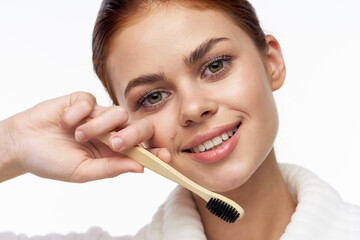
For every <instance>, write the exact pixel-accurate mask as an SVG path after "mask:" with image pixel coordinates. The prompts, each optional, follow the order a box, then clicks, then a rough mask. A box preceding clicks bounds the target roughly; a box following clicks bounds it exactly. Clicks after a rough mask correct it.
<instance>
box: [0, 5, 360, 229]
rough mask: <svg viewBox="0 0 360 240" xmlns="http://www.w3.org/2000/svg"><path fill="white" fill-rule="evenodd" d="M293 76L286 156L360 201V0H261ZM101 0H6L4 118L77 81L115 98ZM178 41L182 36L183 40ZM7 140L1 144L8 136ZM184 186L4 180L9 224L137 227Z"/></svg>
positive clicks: (2, 211)
mask: <svg viewBox="0 0 360 240" xmlns="http://www.w3.org/2000/svg"><path fill="white" fill-rule="evenodd" d="M253 4H254V6H255V8H256V9H257V11H258V15H259V18H260V20H261V23H262V26H263V28H264V30H265V31H266V33H269V34H273V35H275V36H276V37H277V38H278V40H279V41H280V44H281V46H282V50H283V54H284V57H285V60H286V64H287V70H288V72H287V79H286V82H285V85H284V86H283V88H282V89H281V90H279V91H277V92H275V97H276V100H277V102H278V108H279V114H280V130H279V135H278V139H277V141H276V144H275V148H276V152H277V155H278V159H279V162H288V163H295V164H299V165H302V166H305V167H307V168H309V169H311V170H312V171H314V172H315V173H316V174H318V175H319V176H320V177H321V178H323V179H324V180H325V181H327V182H328V183H329V184H330V185H332V186H333V187H334V188H335V189H336V190H338V191H339V193H340V195H341V196H342V197H343V198H344V200H345V201H350V202H353V203H356V204H358V205H360V192H359V191H360V190H359V183H360V174H359V171H360V154H359V147H360V110H359V103H360V94H359V93H358V92H359V86H360V83H359V82H360V77H359V69H360V61H359V56H360V26H359V25H360V14H359V10H360V2H359V1H357V0H344V1H335V0H316V1H313V0H302V1H288V0H255V1H253ZM99 6H100V0H76V1H74V0H62V1H49V0H34V1H27V0H17V1H13V0H0V81H1V85H0V102H1V111H0V119H4V118H6V117H9V116H11V115H12V114H15V113H17V112H20V111H22V110H25V109H27V108H29V107H31V106H33V105H35V104H36V103H39V102H41V101H43V100H46V99H49V98H53V97H57V96H61V95H64V94H68V93H71V92H73V91H77V90H83V91H89V92H91V93H93V94H94V95H95V96H96V97H97V98H98V102H99V103H100V104H102V105H110V104H111V101H110V100H109V98H108V97H107V95H106V93H105V91H104V90H103V88H102V86H101V84H100V81H98V80H97V78H96V76H95V74H94V73H93V71H92V64H91V34H92V28H93V25H94V21H95V18H96V14H97V11H98V8H99ZM174 44H176V43H174ZM0 147H1V146H0ZM174 186H175V184H173V183H172V182H169V181H168V180H165V179H163V178H162V177H159V176H157V175H155V174H152V173H151V172H149V171H146V173H145V174H138V175H136V174H127V175H123V176H120V177H117V178H114V179H107V180H101V181H96V182H91V183H86V184H71V183H62V182H58V181H53V180H44V179H40V178H38V177H35V176H31V175H24V176H21V177H18V178H16V179H13V180H11V181H7V182H4V183H1V184H0V232H1V231H13V232H16V233H26V234H28V235H33V234H46V233H49V232H57V233H68V232H70V231H76V232H84V231H86V230H87V229H88V228H89V227H91V226H95V225H96V226H100V227H102V228H104V229H105V230H107V231H109V232H110V233H111V234H112V235H123V234H127V233H135V232H136V230H137V229H138V228H139V227H141V226H143V225H144V224H145V223H146V222H148V221H149V220H150V219H151V216H152V214H153V213H154V212H155V210H156V209H157V207H158V205H159V204H160V203H161V202H163V201H164V200H165V199H166V196H167V195H168V193H169V191H171V189H172V188H173V187H174Z"/></svg>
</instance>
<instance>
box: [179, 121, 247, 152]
mask: <svg viewBox="0 0 360 240" xmlns="http://www.w3.org/2000/svg"><path fill="white" fill-rule="evenodd" d="M239 124H241V122H237V123H230V124H227V125H224V126H220V127H216V128H213V129H211V130H210V131H208V132H206V133H204V134H200V135H197V136H196V137H194V138H193V139H192V140H191V141H190V142H189V143H188V144H187V145H186V146H185V147H183V148H182V151H184V150H188V149H191V148H193V147H196V146H198V145H199V144H201V143H204V142H206V141H207V140H210V139H213V138H214V137H217V136H220V135H221V134H222V133H224V132H228V131H232V130H233V129H234V128H235V127H236V126H237V125H239Z"/></svg>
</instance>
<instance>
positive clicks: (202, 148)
mask: <svg viewBox="0 0 360 240" xmlns="http://www.w3.org/2000/svg"><path fill="white" fill-rule="evenodd" d="M198 148H199V151H200V152H203V151H205V149H206V148H205V147H204V145H202V144H199V145H198Z"/></svg>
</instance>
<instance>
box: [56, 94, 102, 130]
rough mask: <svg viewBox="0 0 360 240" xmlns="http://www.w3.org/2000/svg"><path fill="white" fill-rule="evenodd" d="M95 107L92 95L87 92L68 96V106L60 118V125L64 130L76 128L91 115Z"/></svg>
mask: <svg viewBox="0 0 360 240" xmlns="http://www.w3.org/2000/svg"><path fill="white" fill-rule="evenodd" d="M95 105H96V98H95V97H94V95H92V94H90V93H87V92H76V93H73V94H71V96H70V106H69V107H68V108H67V111H65V112H64V113H63V114H62V116H61V121H60V125H61V126H62V127H63V128H65V129H70V128H73V127H74V126H76V125H77V124H78V123H79V122H81V121H82V120H83V119H85V118H86V117H87V116H89V115H90V114H91V112H92V111H93V110H94V107H95Z"/></svg>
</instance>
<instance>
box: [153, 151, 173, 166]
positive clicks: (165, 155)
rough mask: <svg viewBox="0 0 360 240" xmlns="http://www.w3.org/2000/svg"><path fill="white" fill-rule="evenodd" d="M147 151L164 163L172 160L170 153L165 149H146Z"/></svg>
mask: <svg viewBox="0 0 360 240" xmlns="http://www.w3.org/2000/svg"><path fill="white" fill-rule="evenodd" d="M148 151H150V152H151V153H152V154H154V155H155V156H157V157H158V158H160V159H161V160H163V161H164V162H166V163H169V162H170V161H171V160H172V157H171V153H170V151H169V150H168V149H167V148H152V149H148Z"/></svg>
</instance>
